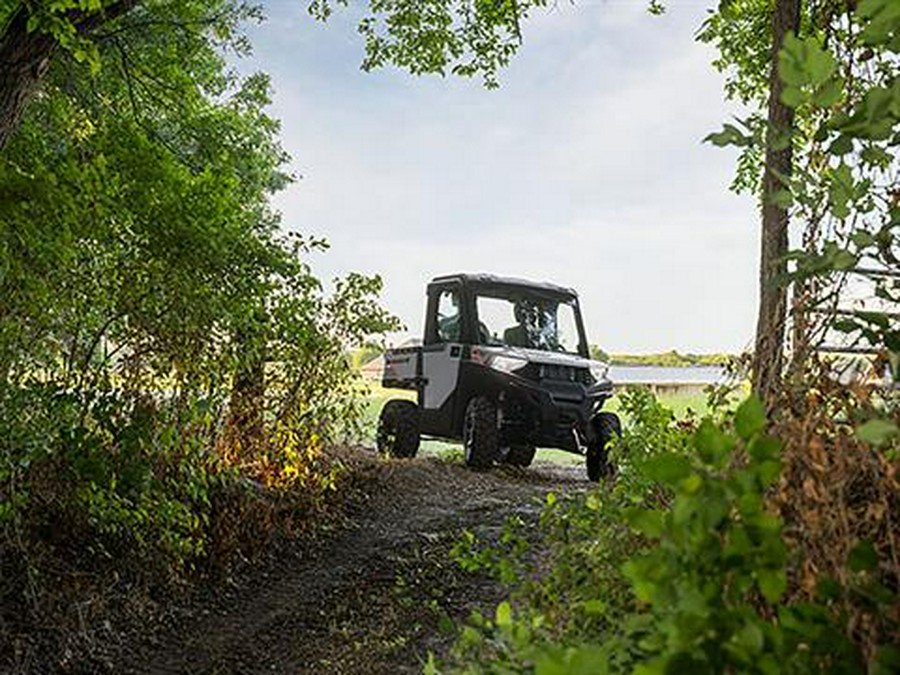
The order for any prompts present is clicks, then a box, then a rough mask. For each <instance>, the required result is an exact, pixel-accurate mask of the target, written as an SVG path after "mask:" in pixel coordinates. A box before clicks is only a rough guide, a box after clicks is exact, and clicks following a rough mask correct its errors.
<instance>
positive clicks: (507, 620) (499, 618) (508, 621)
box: [494, 600, 512, 628]
mask: <svg viewBox="0 0 900 675" xmlns="http://www.w3.org/2000/svg"><path fill="white" fill-rule="evenodd" d="M494 621H495V622H496V624H497V626H499V627H500V628H508V627H509V626H511V625H512V607H510V606H509V603H508V602H506V601H505V600H504V601H503V602H501V603H500V604H499V605H497V612H496V616H495V619H494Z"/></svg>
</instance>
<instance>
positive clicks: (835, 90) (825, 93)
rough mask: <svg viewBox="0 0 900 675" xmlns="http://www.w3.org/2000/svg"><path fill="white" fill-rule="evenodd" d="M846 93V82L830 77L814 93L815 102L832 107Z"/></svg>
mask: <svg viewBox="0 0 900 675" xmlns="http://www.w3.org/2000/svg"><path fill="white" fill-rule="evenodd" d="M843 93H844V83H843V81H842V80H841V79H839V78H834V79H830V80H828V81H827V82H825V83H824V84H822V86H820V87H819V88H818V89H816V93H815V94H813V103H815V104H816V105H817V106H819V107H820V108H830V107H831V106H833V105H834V104H835V103H837V102H838V101H839V100H840V99H841V96H842V95H843Z"/></svg>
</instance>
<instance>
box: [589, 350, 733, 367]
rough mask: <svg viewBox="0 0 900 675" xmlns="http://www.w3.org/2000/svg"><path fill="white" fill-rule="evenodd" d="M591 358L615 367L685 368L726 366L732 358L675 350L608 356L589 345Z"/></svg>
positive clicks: (727, 355)
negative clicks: (684, 352)
mask: <svg viewBox="0 0 900 675" xmlns="http://www.w3.org/2000/svg"><path fill="white" fill-rule="evenodd" d="M591 358H594V359H598V360H600V361H608V362H610V363H611V364H612V365H615V366H661V367H666V368H685V367H689V366H726V365H728V364H729V363H730V362H731V361H732V359H733V358H734V357H733V356H732V355H730V354H691V353H686V354H682V353H680V352H679V351H678V350H676V349H672V350H670V351H667V352H661V353H659V354H608V353H606V352H604V351H603V350H602V349H600V348H599V347H597V346H596V345H591Z"/></svg>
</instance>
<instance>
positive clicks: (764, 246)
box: [753, 0, 800, 412]
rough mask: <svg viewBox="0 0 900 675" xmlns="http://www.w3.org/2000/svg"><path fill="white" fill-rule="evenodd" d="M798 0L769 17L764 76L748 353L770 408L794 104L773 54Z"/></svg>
mask: <svg viewBox="0 0 900 675" xmlns="http://www.w3.org/2000/svg"><path fill="white" fill-rule="evenodd" d="M799 25H800V0H776V2H775V11H774V15H773V17H772V54H771V70H770V76H769V117H768V131H767V135H766V164H765V173H764V175H763V185H762V233H761V240H760V244H761V246H760V265H759V315H758V318H757V323H756V348H755V350H754V353H753V390H754V391H755V392H756V393H757V394H758V395H759V397H760V398H761V399H762V401H763V403H764V404H765V405H766V409H767V410H769V411H770V412H772V410H773V409H774V407H775V404H776V400H777V397H778V394H779V391H780V384H781V373H782V368H783V360H784V356H783V352H784V333H785V317H786V306H787V288H786V286H785V281H784V277H785V274H786V272H787V262H786V260H785V256H786V255H787V252H788V221H789V217H788V211H787V209H786V208H783V207H781V206H779V205H778V204H776V203H775V199H774V196H775V194H776V193H777V192H778V191H779V190H781V189H782V188H783V187H784V180H785V179H786V177H787V176H789V175H790V173H791V164H792V151H791V143H790V140H789V134H790V132H791V131H792V130H793V126H794V109H793V108H790V107H788V106H786V105H785V104H784V103H782V102H781V91H782V83H781V79H780V77H779V76H778V54H779V52H780V51H781V47H782V45H783V44H784V38H785V35H786V34H787V33H788V32H793V33H795V34H796V33H797V29H798V28H799Z"/></svg>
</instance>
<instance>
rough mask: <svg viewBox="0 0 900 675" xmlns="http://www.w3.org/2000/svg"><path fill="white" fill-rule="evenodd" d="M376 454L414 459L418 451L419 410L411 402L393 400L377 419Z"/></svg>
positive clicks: (386, 405)
mask: <svg viewBox="0 0 900 675" xmlns="http://www.w3.org/2000/svg"><path fill="white" fill-rule="evenodd" d="M376 444H377V445H378V452H380V453H382V454H384V455H391V456H393V457H415V456H416V453H417V452H418V451H419V409H418V407H417V406H416V404H415V403H413V402H412V401H404V400H401V399H394V400H391V401H388V402H387V403H385V404H384V407H383V408H382V409H381V415H379V417H378V432H377V435H376Z"/></svg>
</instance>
